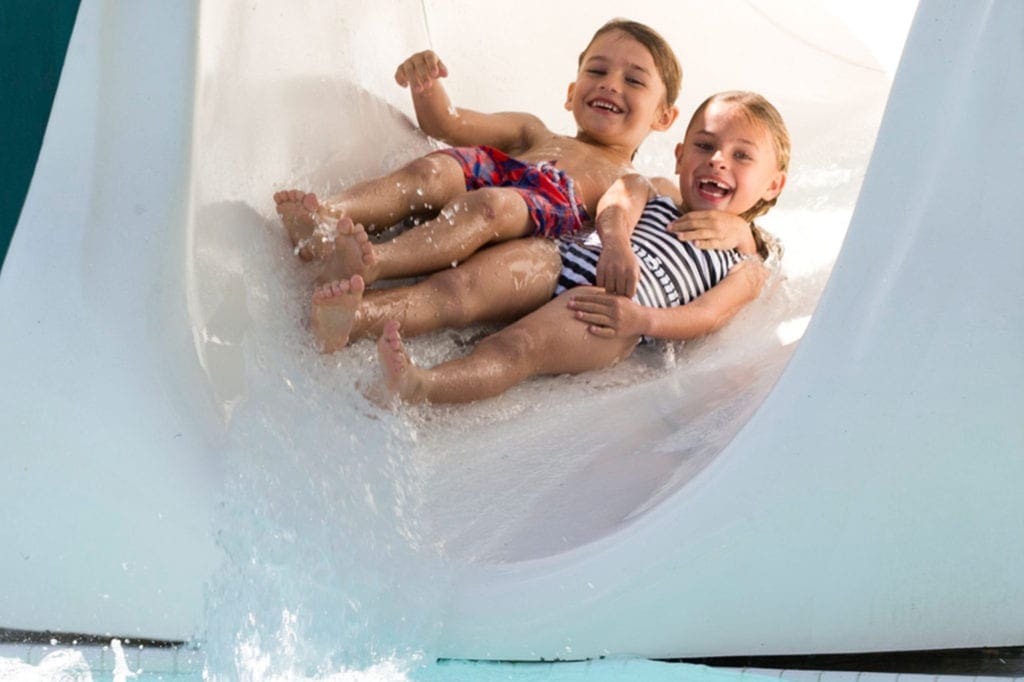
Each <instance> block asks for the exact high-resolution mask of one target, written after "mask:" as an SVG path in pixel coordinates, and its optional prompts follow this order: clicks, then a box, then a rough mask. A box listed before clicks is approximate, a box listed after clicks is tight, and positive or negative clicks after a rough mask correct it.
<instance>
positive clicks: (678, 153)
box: [675, 142, 683, 175]
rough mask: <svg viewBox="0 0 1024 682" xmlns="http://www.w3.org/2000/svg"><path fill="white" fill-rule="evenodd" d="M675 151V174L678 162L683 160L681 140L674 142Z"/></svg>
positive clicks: (677, 172)
mask: <svg viewBox="0 0 1024 682" xmlns="http://www.w3.org/2000/svg"><path fill="white" fill-rule="evenodd" d="M675 153H676V174H677V175H678V174H679V164H680V163H681V162H682V160H683V143H682V142H676V151H675Z"/></svg>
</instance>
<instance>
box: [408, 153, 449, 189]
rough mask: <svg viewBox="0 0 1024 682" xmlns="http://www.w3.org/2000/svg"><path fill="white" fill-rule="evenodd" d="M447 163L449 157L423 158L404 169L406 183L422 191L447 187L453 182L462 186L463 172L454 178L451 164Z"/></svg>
mask: <svg viewBox="0 0 1024 682" xmlns="http://www.w3.org/2000/svg"><path fill="white" fill-rule="evenodd" d="M446 161H447V157H442V156H439V155H437V154H428V155H427V156H421V157H420V158H418V159H416V160H414V161H412V162H411V163H409V164H408V165H407V166H405V168H404V169H403V170H404V174H405V176H406V181H407V182H409V183H410V184H411V185H412V186H413V187H416V188H420V189H429V188H431V187H436V186H445V187H447V186H448V185H450V184H452V183H453V182H454V183H455V184H456V185H460V184H461V183H462V182H463V180H462V175H461V172H460V173H459V174H458V176H457V177H452V176H453V175H454V173H453V172H452V167H451V164H449V163H445V162H446Z"/></svg>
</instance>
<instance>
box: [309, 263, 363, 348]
mask: <svg viewBox="0 0 1024 682" xmlns="http://www.w3.org/2000/svg"><path fill="white" fill-rule="evenodd" d="M365 288H366V285H365V284H364V283H363V278H362V277H360V276H359V275H355V276H354V277H352V278H351V279H343V280H336V281H334V282H328V283H327V284H324V285H322V286H318V287H317V288H316V289H314V290H313V299H312V300H313V314H312V316H311V317H312V319H311V325H312V327H313V334H314V335H315V336H316V339H317V344H318V345H319V347H320V352H321V353H333V352H335V351H338V350H341V349H342V348H344V347H345V346H346V345H347V344H348V337H349V334H351V333H352V324H353V322H355V316H356V310H358V309H359V302H360V301H362V300H363V290H364V289H365Z"/></svg>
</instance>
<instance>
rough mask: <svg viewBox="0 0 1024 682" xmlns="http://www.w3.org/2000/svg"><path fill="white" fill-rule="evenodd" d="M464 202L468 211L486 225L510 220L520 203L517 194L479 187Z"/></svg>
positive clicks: (500, 189)
mask: <svg viewBox="0 0 1024 682" xmlns="http://www.w3.org/2000/svg"><path fill="white" fill-rule="evenodd" d="M464 201H465V202H466V205H467V208H468V209H469V210H471V211H474V212H475V213H476V214H477V215H478V216H480V217H481V218H483V219H484V220H485V221H486V222H488V223H493V222H498V221H508V220H510V219H511V218H512V216H513V215H514V211H515V210H516V208H517V207H518V204H519V203H522V199H521V198H520V197H519V194H518V193H516V192H515V191H514V190H510V189H507V188H504V187H481V188H480V189H476V190H473V191H472V192H469V193H468V194H467V195H466V197H465V199H464Z"/></svg>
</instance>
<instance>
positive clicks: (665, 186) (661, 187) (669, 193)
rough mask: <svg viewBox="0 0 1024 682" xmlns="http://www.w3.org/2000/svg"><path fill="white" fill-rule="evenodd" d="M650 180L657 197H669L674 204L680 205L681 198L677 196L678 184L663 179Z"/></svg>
mask: <svg viewBox="0 0 1024 682" xmlns="http://www.w3.org/2000/svg"><path fill="white" fill-rule="evenodd" d="M650 180H651V184H652V185H654V189H655V191H656V192H657V193H658V195H659V196H663V197H671V198H672V200H673V201H674V202H675V203H677V204H679V203H682V201H683V197H682V195H681V194H679V184H678V183H677V182H675V181H674V180H670V179H669V178H663V177H656V178H651V179H650Z"/></svg>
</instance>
